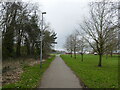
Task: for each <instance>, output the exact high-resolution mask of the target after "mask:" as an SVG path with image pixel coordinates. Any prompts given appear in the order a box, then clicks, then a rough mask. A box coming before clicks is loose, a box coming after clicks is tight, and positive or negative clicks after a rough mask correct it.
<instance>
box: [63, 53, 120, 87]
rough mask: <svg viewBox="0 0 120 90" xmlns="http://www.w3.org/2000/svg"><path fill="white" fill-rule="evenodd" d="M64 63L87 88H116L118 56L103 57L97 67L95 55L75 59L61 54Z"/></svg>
mask: <svg viewBox="0 0 120 90" xmlns="http://www.w3.org/2000/svg"><path fill="white" fill-rule="evenodd" d="M61 57H62V59H63V60H64V61H65V63H66V64H67V65H68V66H69V67H70V68H71V69H72V70H73V71H74V72H75V74H76V75H77V76H78V77H79V78H80V79H81V80H82V81H83V82H84V84H85V85H86V86H87V87H88V88H118V57H117V56H113V57H112V58H111V57H108V58H107V59H106V57H105V56H104V57H103V61H102V65H103V66H102V67H97V65H98V56H97V55H84V61H83V62H82V61H81V56H80V55H77V59H74V58H71V57H70V55H61Z"/></svg>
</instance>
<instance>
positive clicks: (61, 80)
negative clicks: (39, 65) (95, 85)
mask: <svg viewBox="0 0 120 90" xmlns="http://www.w3.org/2000/svg"><path fill="white" fill-rule="evenodd" d="M40 88H82V87H81V85H80V83H79V79H78V78H77V77H76V76H75V75H74V74H73V72H72V71H71V70H70V68H69V67H67V66H66V64H65V63H64V61H63V60H62V59H61V58H60V56H56V59H55V60H54V61H53V62H52V63H51V65H50V67H49V68H48V69H47V70H46V72H45V73H44V75H43V78H42V80H41V86H40Z"/></svg>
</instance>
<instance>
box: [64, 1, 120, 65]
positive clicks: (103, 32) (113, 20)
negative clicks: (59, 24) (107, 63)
mask: <svg viewBox="0 0 120 90" xmlns="http://www.w3.org/2000/svg"><path fill="white" fill-rule="evenodd" d="M89 7H90V8H89V9H90V10H89V15H88V17H85V18H84V20H83V21H82V23H80V24H79V28H78V29H77V30H75V33H72V34H71V35H69V36H68V38H67V39H66V42H65V48H66V50H67V51H69V52H70V53H71V55H72V52H74V57H75V58H76V52H80V53H81V55H82V61H83V54H84V52H85V51H86V49H88V47H89V46H90V47H91V48H92V49H93V52H96V53H97V54H98V55H99V62H98V66H99V67H101V66H102V56H103V55H105V54H106V55H108V54H110V55H111V56H112V54H113V51H115V50H118V46H119V45H118V44H119V43H118V41H119V39H118V32H119V26H118V9H119V7H118V3H117V2H110V1H107V0H103V1H101V2H91V3H89ZM86 46H87V48H86Z"/></svg>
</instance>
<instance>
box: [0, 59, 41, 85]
mask: <svg viewBox="0 0 120 90" xmlns="http://www.w3.org/2000/svg"><path fill="white" fill-rule="evenodd" d="M39 63H40V62H39V61H38V60H35V59H32V58H29V59H25V60H16V61H15V60H14V61H5V62H3V64H2V65H3V66H2V71H3V72H2V77H0V79H1V80H2V86H4V85H7V84H9V83H15V82H17V81H19V80H20V75H21V73H23V69H22V68H23V66H24V64H27V65H29V66H33V65H35V64H39Z"/></svg>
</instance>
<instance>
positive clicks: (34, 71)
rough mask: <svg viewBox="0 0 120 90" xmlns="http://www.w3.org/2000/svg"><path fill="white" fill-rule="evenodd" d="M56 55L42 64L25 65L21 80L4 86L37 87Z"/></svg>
mask: <svg viewBox="0 0 120 90" xmlns="http://www.w3.org/2000/svg"><path fill="white" fill-rule="evenodd" d="M54 58H55V56H52V57H51V58H49V59H48V60H46V61H45V62H44V63H43V64H42V69H40V64H37V65H34V66H26V67H24V72H23V73H22V74H21V77H20V81H18V82H16V83H12V84H8V85H5V86H3V88H36V87H38V86H39V85H40V80H41V78H42V75H43V73H44V72H45V71H46V69H47V68H48V67H49V65H50V63H51V62H52V61H53V60H54Z"/></svg>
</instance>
